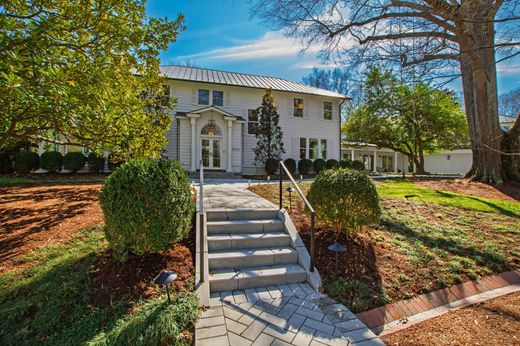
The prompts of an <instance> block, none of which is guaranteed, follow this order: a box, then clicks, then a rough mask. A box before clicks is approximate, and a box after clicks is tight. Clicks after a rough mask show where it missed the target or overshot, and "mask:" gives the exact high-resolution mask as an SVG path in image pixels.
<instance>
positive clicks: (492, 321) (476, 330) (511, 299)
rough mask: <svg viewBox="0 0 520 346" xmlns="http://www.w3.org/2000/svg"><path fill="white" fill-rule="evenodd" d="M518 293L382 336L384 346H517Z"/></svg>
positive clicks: (519, 317) (519, 303) (519, 326)
mask: <svg viewBox="0 0 520 346" xmlns="http://www.w3.org/2000/svg"><path fill="white" fill-rule="evenodd" d="M519 330H520V293H513V294H510V295H507V296H503V297H499V298H495V299H492V300H489V301H487V302H484V303H480V304H477V305H473V306H470V307H467V308H464V309H460V310H455V311H451V312H448V313H447V314H444V315H442V316H439V317H437V318H434V319H431V320H428V321H425V322H422V323H419V324H416V325H414V326H411V327H409V328H407V329H405V330H402V331H399V332H396V333H393V334H389V335H386V336H384V337H382V339H383V341H384V342H385V343H386V344H387V345H518V344H520V337H519V335H518V331H519Z"/></svg>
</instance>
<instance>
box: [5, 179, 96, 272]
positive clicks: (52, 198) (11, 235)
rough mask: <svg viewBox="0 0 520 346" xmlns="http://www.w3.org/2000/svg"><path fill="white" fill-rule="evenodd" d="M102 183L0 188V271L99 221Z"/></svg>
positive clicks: (16, 265) (18, 264)
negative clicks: (26, 255) (33, 252)
mask: <svg viewBox="0 0 520 346" xmlns="http://www.w3.org/2000/svg"><path fill="white" fill-rule="evenodd" d="M100 189H101V185H99V184H89V185H81V184H62V185H53V186H32V187H31V186H15V187H0V274H3V273H5V272H8V271H11V270H13V269H16V268H18V267H19V266H20V265H21V264H20V263H18V261H17V260H18V259H19V258H20V257H21V256H23V255H25V254H27V253H28V252H30V251H32V250H34V249H37V248H40V247H43V246H45V245H48V244H51V243H57V242H65V241H67V240H68V239H69V238H70V237H71V236H72V235H73V234H75V233H76V232H77V231H78V230H80V229H82V228H85V227H89V226H93V225H96V224H99V223H100V222H102V221H103V214H102V212H101V208H100V207H99V203H98V194H99V190H100Z"/></svg>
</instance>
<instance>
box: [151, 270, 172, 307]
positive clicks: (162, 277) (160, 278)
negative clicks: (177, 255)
mask: <svg viewBox="0 0 520 346" xmlns="http://www.w3.org/2000/svg"><path fill="white" fill-rule="evenodd" d="M175 279H177V273H176V272H170V271H166V270H164V271H162V272H160V273H159V275H157V276H156V277H155V278H154V279H153V283H154V284H156V285H158V286H166V294H167V295H168V304H170V303H171V300H170V288H169V287H168V285H169V284H170V283H172V282H173V281H175Z"/></svg>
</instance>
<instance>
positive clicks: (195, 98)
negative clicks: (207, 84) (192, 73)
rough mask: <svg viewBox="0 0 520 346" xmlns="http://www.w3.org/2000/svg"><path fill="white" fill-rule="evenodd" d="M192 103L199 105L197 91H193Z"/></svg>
mask: <svg viewBox="0 0 520 346" xmlns="http://www.w3.org/2000/svg"><path fill="white" fill-rule="evenodd" d="M191 103H193V104H194V105H196V104H197V89H191Z"/></svg>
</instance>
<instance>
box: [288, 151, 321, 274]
mask: <svg viewBox="0 0 520 346" xmlns="http://www.w3.org/2000/svg"><path fill="white" fill-rule="evenodd" d="M279 162H280V167H279V172H280V209H282V208H283V204H282V202H283V188H282V183H283V172H284V171H285V174H287V176H288V177H289V179H290V180H291V182H292V184H293V185H294V188H295V189H296V191H298V193H299V194H300V197H301V198H302V199H303V202H305V205H306V206H307V209H309V212H310V214H311V248H310V251H309V254H310V256H311V268H310V270H311V272H313V271H314V242H315V241H314V215H315V211H314V208H313V207H312V205H311V204H310V203H309V201H308V200H307V197H305V194H304V193H303V192H302V190H301V189H300V186H298V183H297V182H296V181H295V180H294V178H293V176H292V174H291V172H289V170H288V169H287V167H286V166H285V164H284V163H283V161H282V160H280V161H279Z"/></svg>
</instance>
